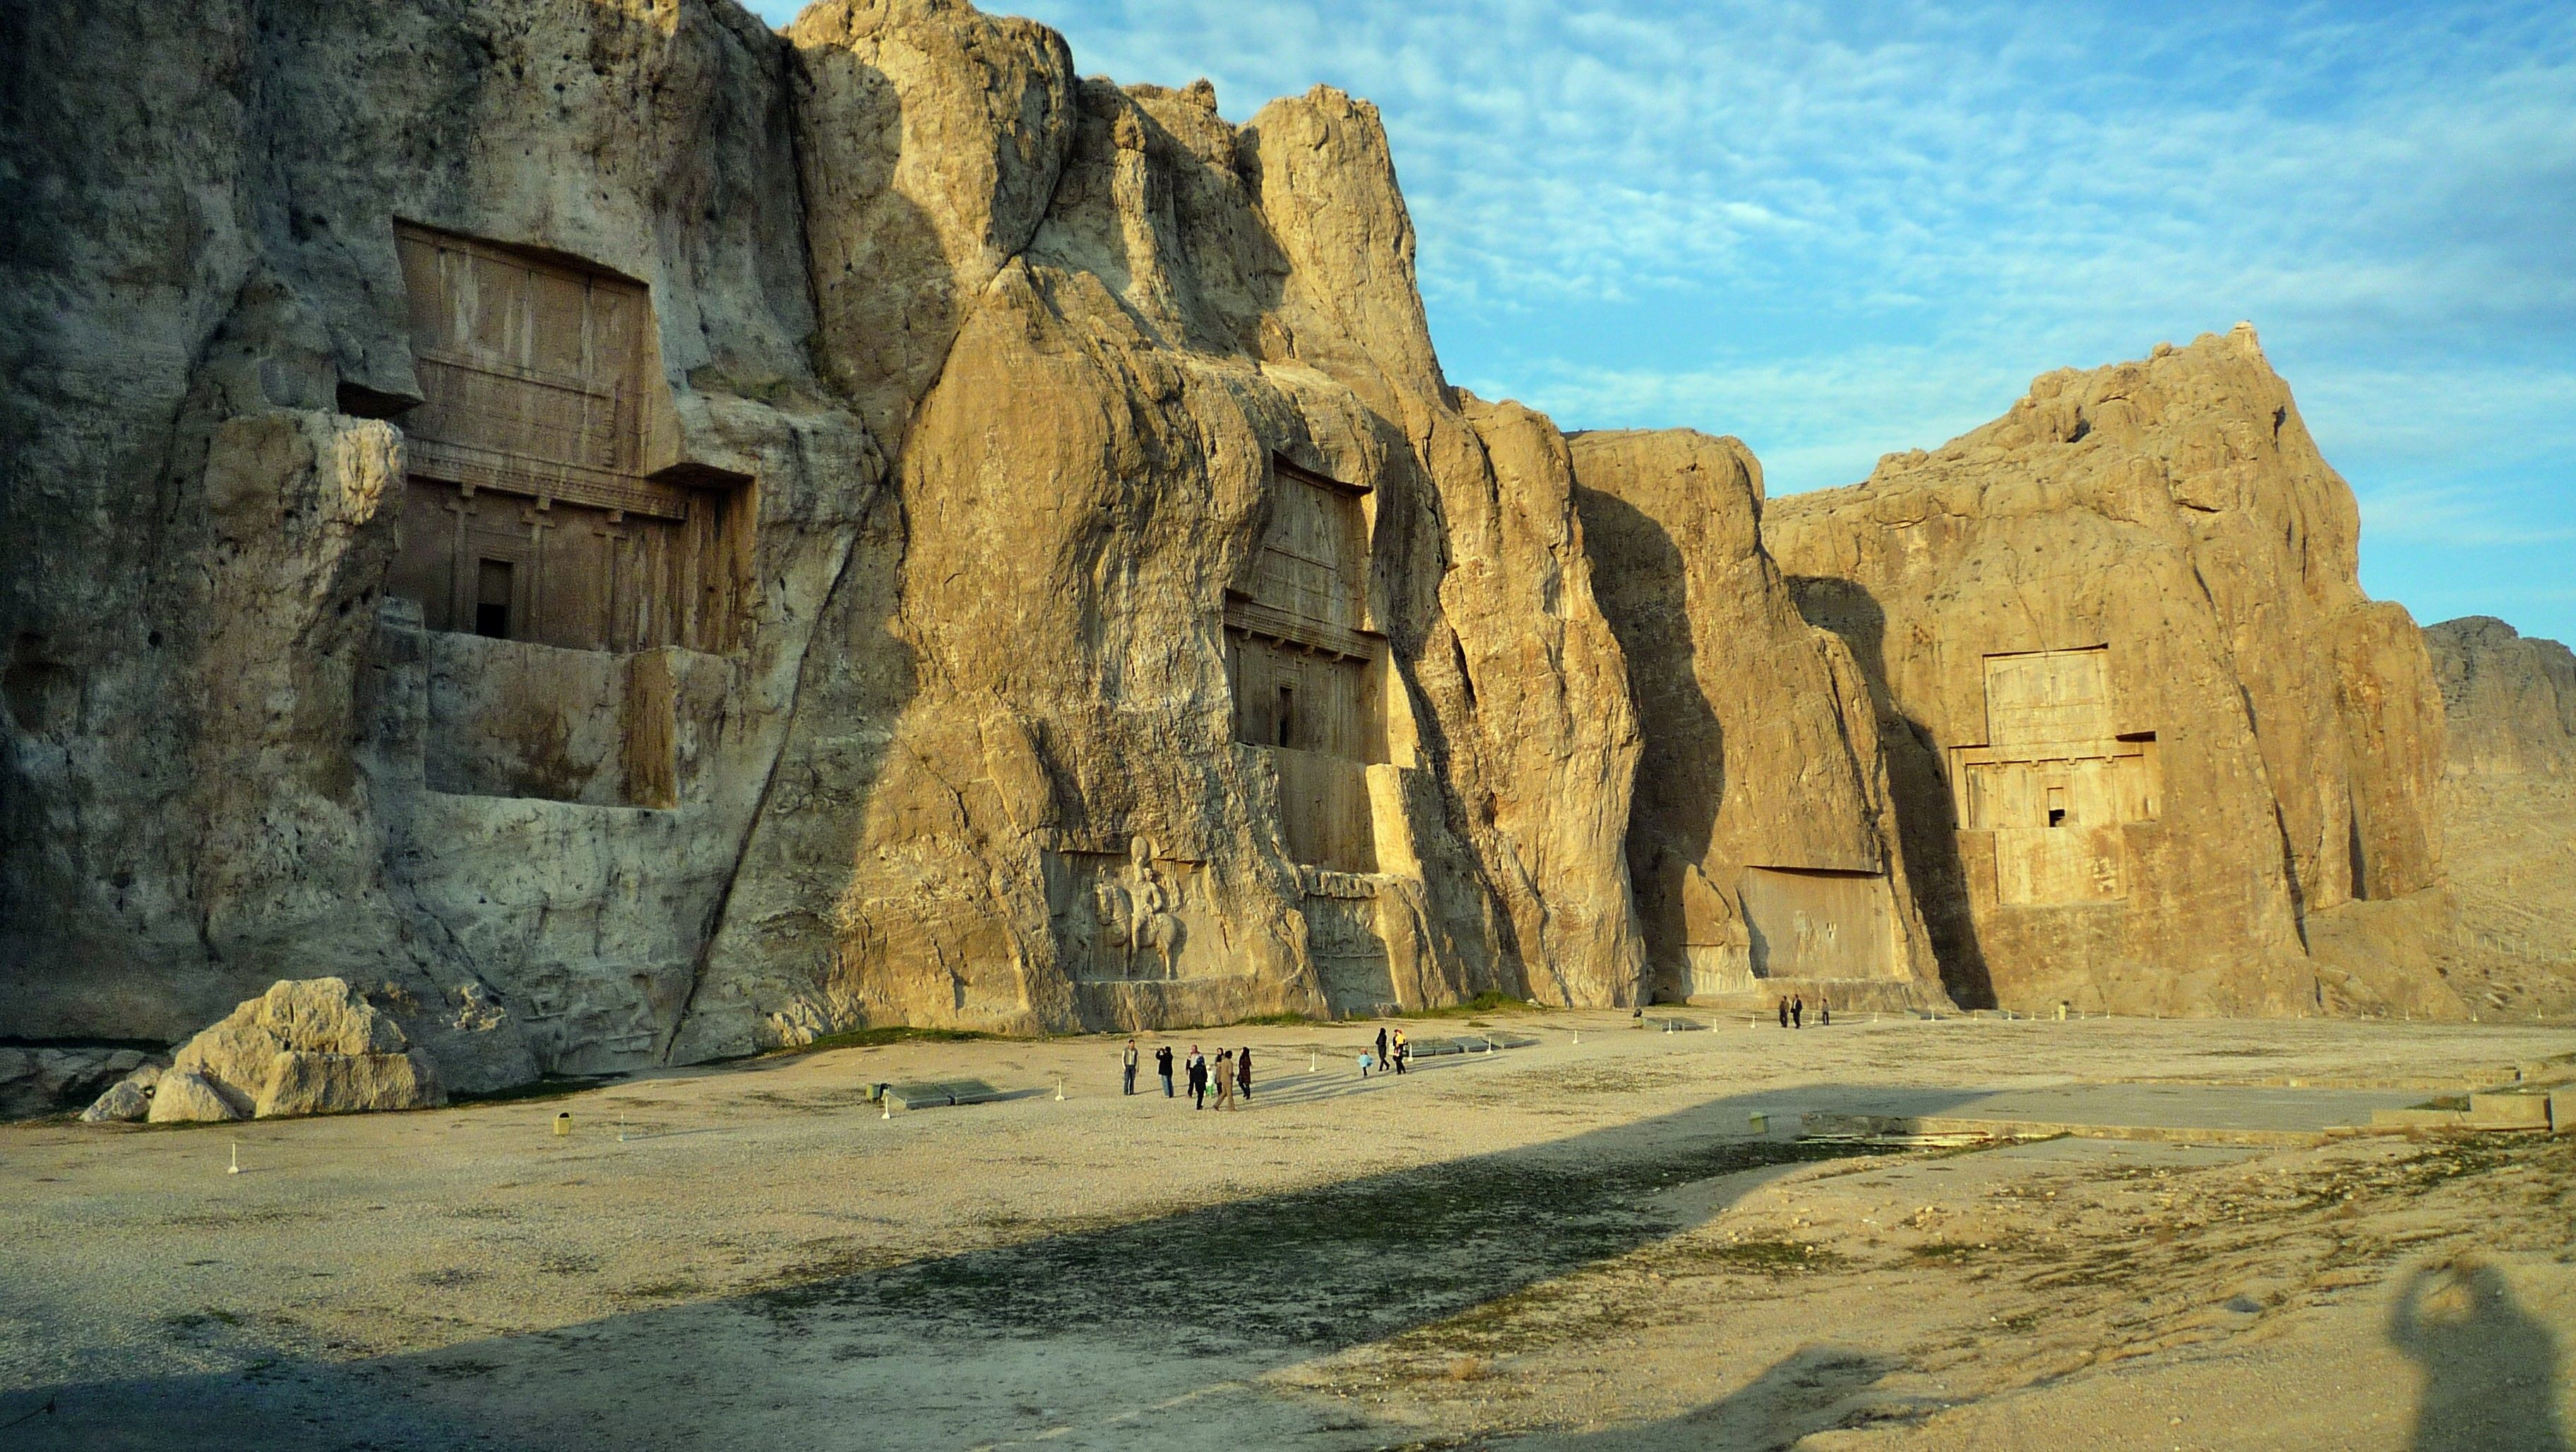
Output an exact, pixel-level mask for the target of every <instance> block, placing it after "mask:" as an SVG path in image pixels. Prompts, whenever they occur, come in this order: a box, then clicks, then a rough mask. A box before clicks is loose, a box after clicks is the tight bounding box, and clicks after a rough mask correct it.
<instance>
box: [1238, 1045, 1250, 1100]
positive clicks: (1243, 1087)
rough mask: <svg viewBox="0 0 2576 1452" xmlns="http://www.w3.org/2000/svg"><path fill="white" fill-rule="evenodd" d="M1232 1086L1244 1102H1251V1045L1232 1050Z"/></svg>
mask: <svg viewBox="0 0 2576 1452" xmlns="http://www.w3.org/2000/svg"><path fill="white" fill-rule="evenodd" d="M1234 1087H1235V1089H1236V1090H1237V1091H1239V1092H1240V1093H1241V1094H1242V1095H1243V1100H1244V1102H1245V1103H1247V1104H1249V1103H1251V1102H1252V1045H1250V1044H1245V1045H1244V1046H1243V1047H1242V1048H1240V1049H1237V1050H1235V1051H1234Z"/></svg>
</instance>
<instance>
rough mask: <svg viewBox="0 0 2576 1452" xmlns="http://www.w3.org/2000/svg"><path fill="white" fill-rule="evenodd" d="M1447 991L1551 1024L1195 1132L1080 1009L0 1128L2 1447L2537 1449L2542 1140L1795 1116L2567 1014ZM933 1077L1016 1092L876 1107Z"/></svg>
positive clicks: (2082, 1098) (2241, 1070)
mask: <svg viewBox="0 0 2576 1452" xmlns="http://www.w3.org/2000/svg"><path fill="white" fill-rule="evenodd" d="M1493 1022H1494V1023H1495V1025H1496V1026H1497V1027H1510V1028H1514V1029H1518V1030H1521V1031H1523V1032H1527V1033H1529V1034H1531V1035H1532V1036H1534V1037H1536V1038H1538V1039H1539V1040H1540V1043H1539V1044H1538V1045H1537V1046H1534V1047H1530V1048H1525V1049H1518V1050H1513V1051H1510V1052H1505V1053H1498V1054H1491V1055H1481V1056H1472V1057H1451V1058H1443V1059H1435V1060H1425V1061H1422V1064H1421V1067H1420V1068H1419V1069H1418V1070H1417V1072H1415V1073H1413V1074H1410V1075H1407V1076H1405V1077H1404V1078H1402V1079H1387V1078H1384V1077H1380V1078H1377V1079H1373V1080H1370V1081H1368V1082H1366V1083H1362V1082H1361V1081H1360V1080H1359V1078H1358V1076H1357V1073H1356V1070H1355V1068H1354V1066H1353V1064H1352V1061H1351V1056H1352V1055H1353V1054H1354V1053H1355V1052H1356V1049H1357V1045H1358V1042H1359V1040H1360V1039H1361V1037H1362V1033H1363V1031H1362V1030H1359V1029H1356V1028H1353V1027H1350V1026H1339V1027H1330V1028H1322V1027H1319V1028H1312V1029H1305V1028H1288V1029H1239V1030H1227V1031H1225V1032H1224V1034H1223V1038H1224V1040H1225V1042H1228V1043H1242V1042H1250V1043H1251V1044H1252V1045H1253V1046H1254V1049H1255V1059H1256V1063H1257V1065H1258V1066H1259V1067H1258V1073H1257V1076H1256V1077H1257V1080H1258V1086H1257V1090H1256V1097H1255V1099H1254V1101H1253V1103H1252V1105H1251V1106H1250V1108H1249V1109H1248V1110H1246V1111H1244V1112H1239V1113H1234V1114H1226V1115H1218V1114H1215V1113H1212V1112H1205V1113H1202V1112H1193V1111H1192V1110H1191V1109H1190V1108H1189V1105H1188V1103H1187V1101H1186V1100H1181V1101H1170V1100H1165V1099H1163V1098H1162V1097H1161V1096H1160V1093H1159V1091H1158V1090H1155V1091H1153V1092H1150V1093H1149V1094H1147V1095H1145V1096H1140V1097H1138V1098H1134V1099H1129V1098H1126V1097H1124V1096H1122V1095H1120V1094H1119V1093H1117V1088H1116V1083H1115V1077H1116V1071H1115V1055H1116V1043H1115V1041H1114V1040H1107V1039H1071V1040H1058V1041H1052V1042H1047V1043H999V1042H981V1043H948V1044H930V1043H906V1044H898V1045H891V1046H884V1047H878V1048H870V1049H853V1050H837V1051H832V1052H826V1053H818V1054H811V1055H804V1056H798V1057H787V1058H775V1059H768V1060H762V1061H756V1062H754V1063H751V1064H748V1065H740V1066H734V1067H731V1068H726V1069H720V1070H706V1071H696V1072H690V1073H682V1074H674V1075H669V1076H665V1077H660V1078H654V1079H648V1080H634V1081H628V1082H624V1083H619V1084H616V1085H613V1086H609V1087H605V1088H597V1089H592V1090H588V1091H585V1092H582V1093H578V1094H572V1095H568V1096H562V1097H556V1098H548V1099H538V1100H525V1101H516V1102H508V1103H491V1104H481V1105H473V1106H466V1107H461V1108H456V1109H450V1110H444V1111H433V1112H424V1113H419V1114H408V1115H397V1116H376V1117H367V1118H350V1119H333V1120H306V1121H289V1122H279V1121H271V1122H265V1123H256V1124H249V1125H240V1126H216V1127H207V1128H174V1129H134V1130H108V1129H95V1128H88V1127H82V1126H77V1125H68V1124H62V1123H49V1124H41V1125H20V1126H10V1127H5V1128H0V1227H5V1228H0V1263H5V1265H6V1267H7V1270H6V1274H5V1276H0V1428H5V1430H0V1445H7V1446H12V1447H15V1446H25V1447H71V1446H81V1447H119V1446H133V1447H142V1446H155V1447H159V1446H172V1445H218V1444H232V1445H243V1446H273V1447H307V1446H310V1447H352V1446H366V1447H388V1448H392V1447H462V1446H508V1447H517V1446H525V1447H592V1446H600V1447H608V1446H617V1447H627V1446H650V1447H660V1446H736V1445H743V1446H749V1445H759V1446H764V1447H807V1446H813V1447H827V1446H828V1447H902V1448H909V1447H928V1448H946V1447H995V1446H1017V1445H1022V1444H1034V1443H1041V1442H1043V1443H1046V1444H1048V1445H1051V1446H1067V1447H1118V1448H1155V1447H1167V1446H1168V1447H1181V1446H1188V1447H1193V1448H1196V1447H1205V1446H1209V1445H1221V1446H1235V1447H1273V1446H1293V1447H1313V1448H1327V1449H1341V1448H1362V1447H1381V1446H1443V1447H1445V1446H1487V1445H1509V1446H1515V1447H1519V1446H1526V1447H1530V1448H1542V1447H1544V1448H1578V1447H1579V1448H1609V1447H1619V1448H1659V1447H1675V1448H1680V1447H1691V1448H1700V1447H1738V1446H1741V1447H1783V1446H1791V1445H1795V1446H1799V1447H1804V1448H1815V1449H1822V1448H1868V1449H1878V1448H1882V1447H1886V1448H1895V1447H1965V1446H1974V1447H1980V1448H1984V1447H1998V1448H2021V1447H2027V1448H2034V1449H2037V1448H2048V1449H2060V1448H2066V1447H2079V1446H2105V1447H2137V1448H2157V1449H2165V1448H2174V1447H2360V1448H2378V1447H2386V1448H2400V1447H2419V1448H2431V1447H2440V1448H2450V1447H2458V1448H2468V1447H2479V1448H2486V1447H2505V1448H2550V1449H2562V1452H2563V1449H2565V1448H2566V1447H2567V1445H2568V1443H2567V1438H2568V1433H2569V1429H2571V1428H2576V1393H2571V1389H2576V1136H2560V1137H2556V1138H2550V1137H2544V1136H2535V1135H2522V1136H2482V1137H2476V1138H2469V1137H2449V1136H2440V1135H2422V1134H2419V1135H2416V1136H2413V1137H2406V1136H2393V1135H2381V1136H2346V1137H2336V1138H2332V1139H2329V1140H2327V1141H2325V1142H2324V1143H2321V1144H2305V1143H2272V1144H2205V1143H2204V1144H2192V1143H2159V1142H2145V1141H2137V1140H2120V1139H2092V1138H2081V1139H2055V1140H2049V1141H2045V1142H2040V1143H2031V1144H2022V1145H2018V1146H2014V1147H2010V1148H1995V1149H1982V1150H1962V1149H1956V1148H1947V1149H1945V1148H1919V1149H1911V1150H1904V1151H1890V1150H1887V1149H1884V1148H1873V1147H1869V1146H1859V1145H1836V1144H1820V1143H1816V1142H1813V1141H1808V1142H1799V1141H1797V1140H1795V1139H1794V1138H1792V1125H1793V1123H1794V1116H1795V1115H1797V1114H1798V1113H1801V1112H1810V1111H1818V1110H1836V1109H1838V1110H1875V1111H1896V1110H1902V1111H1905V1112H1915V1113H1923V1112H1941V1113H1949V1114H1970V1115H1974V1114H1989V1115H1991V1114H1995V1113H2005V1112H2009V1113H2012V1114H2016V1115H2035V1114H2043V1113H2053V1114H2056V1115H2058V1116H2059V1117H2061V1118H2063V1117H2074V1118H2089V1119H2092V1120H2098V1121H2104V1122H2133V1123H2139V1124H2147V1123H2155V1122H2168V1121H2182V1122H2188V1123H2193V1124H2198V1125H2201V1126H2203V1129H2204V1131H2205V1132H2195V1133H2196V1134H2197V1137H2199V1138H2202V1139H2220V1138H2226V1137H2228V1136H2227V1134H2226V1133H2224V1132H2223V1131H2226V1130H2227V1129H2228V1128H2229V1127H2230V1126H2232V1127H2233V1129H2234V1130H2235V1131H2236V1137H2238V1138H2262V1137H2264V1136H2265V1135H2267V1134H2268V1135H2271V1136H2272V1137H2274V1138H2276V1139H2284V1140H2293V1141H2295V1140H2297V1139H2299V1138H2300V1137H2301V1136H2300V1135H2299V1134H2298V1133H2297V1132H2298V1131H2302V1130H2305V1129H2308V1128H2312V1127H2314V1126H2315V1125H2317V1124H2321V1123H2326V1122H2333V1121H2337V1120H2344V1121H2349V1120H2352V1119H2355V1118H2361V1119H2366V1118H2367V1111H2368V1108H2369V1107H2371V1106H2372V1105H2375V1104H2396V1103H2405V1102H2412V1101H2414V1100H2416V1099H2418V1098H2421V1097H2422V1096H2423V1095H2424V1094H2425V1093H2428V1092H2432V1091H2438V1090H2456V1089H2459V1088H2462V1087H2465V1086H2467V1085H2470V1084H2489V1083H2495V1082H2499V1081H2503V1080H2507V1079H2510V1078H2512V1077H2513V1075H2514V1074H2515V1073H2516V1072H2517V1071H2518V1066H2532V1067H2531V1070H2530V1071H2531V1072H2532V1073H2534V1074H2535V1075H2539V1074H2543V1073H2555V1072H2565V1071H2566V1068H2567V1065H2566V1063H2565V1058H2566V1056H2568V1055H2570V1054H2571V1053H2576V1030H2569V1029H2566V1028H2543V1027H2512V1028H2507V1027H2498V1026H2467V1025H2462V1026H2432V1025H2423V1024H2412V1025H2408V1024H2380V1025H2369V1024H2349V1023H2308V1022H2296V1023H2205V1022H2195V1023H2182V1022H2144V1021H2137V1020H2108V1021H2093V1022H2083V1023H2065V1024H2060V1023H2005V1022H1997V1021H1991V1020H1978V1021H1967V1022H1959V1021H1948V1022H1942V1023H1938V1024H1932V1023H1922V1022H1917V1021H1910V1020H1909V1021H1904V1022H1886V1023H1879V1024H1844V1025H1840V1026H1837V1027H1835V1028H1832V1029H1829V1030H1822V1029H1809V1030H1806V1031H1804V1032H1798V1033H1782V1032H1780V1031H1778V1030H1776V1029H1772V1028H1768V1027H1762V1028H1755V1027H1750V1026H1747V1025H1744V1024H1741V1023H1729V1024H1724V1025H1721V1026H1719V1027H1717V1028H1715V1029H1714V1030H1711V1031H1705V1032H1692V1033H1658V1032H1641V1031H1638V1030H1636V1029H1634V1028H1631V1027H1630V1026H1629V1024H1628V1022H1627V1021H1626V1020H1624V1019H1620V1018H1614V1017H1612V1016H1608V1015H1582V1014H1565V1013H1551V1014H1544V1015H1540V1014H1532V1015H1527V1016H1513V1017H1508V1018H1505V1017H1499V1016H1498V1017H1497V1018H1496V1019H1494V1020H1493ZM1416 1031H1417V1033H1418V1034H1419V1033H1426V1032H1438V1031H1439V1029H1438V1028H1437V1027H1435V1026H1429V1025H1421V1026H1417V1029H1416ZM1578 1031H1579V1033H1580V1042H1579V1043H1578V1042H1576V1035H1577V1032H1578ZM1197 1037H1198V1040H1199V1041H1200V1042H1203V1043H1205V1044H1206V1045H1207V1047H1208V1048H1209V1050H1210V1052H1211V1053H1213V1051H1214V1049H1215V1047H1216V1045H1217V1041H1218V1037H1219V1036H1218V1035H1217V1034H1215V1033H1209V1034H1203V1035H1199V1036H1197ZM1177 1041H1178V1042H1179V1043H1181V1044H1183V1045H1186V1044H1187V1043H1188V1042H1190V1041H1191V1036H1188V1035H1182V1036H1179V1037H1178V1040H1177ZM1147 1042H1148V1045H1149V1047H1150V1045H1151V1043H1152V1042H1153V1040H1150V1039H1149V1040H1148V1041H1147ZM1310 1046H1311V1047H1312V1048H1313V1050H1314V1059H1313V1062H1314V1064H1315V1066H1316V1068H1315V1071H1314V1072H1312V1073H1308V1072H1305V1070H1306V1067H1307V1064H1308V1062H1309V1059H1308V1048H1309V1047H1310ZM2551 1059H2557V1060H2559V1061H2560V1062H2559V1063H2558V1064H2557V1065H2556V1066H2555V1068H2554V1069H2543V1068H2542V1067H2540V1066H2541V1065H2542V1064H2543V1061H2547V1060H2551ZM1059 1074H1061V1075H1063V1076H1064V1079H1065V1086H1066V1087H1065V1092H1066V1095H1067V1097H1066V1098H1065V1099H1064V1100H1062V1101H1060V1102H1059V1101H1058V1100H1057V1099H1056V1098H1055V1096H1054V1085H1055V1083H1056V1076H1057V1075H1059ZM965 1075H975V1076H980V1077H983V1078H985V1079H987V1080H990V1081H991V1082H992V1083H994V1084H996V1085H998V1086H1001V1087H1003V1088H1005V1089H1012V1090H1019V1091H1025V1092H1023V1093H1022V1094H1021V1095H1020V1097H1016V1098H1013V1099H1009V1100H1007V1101H1005V1102H1001V1103H994V1104H984V1105H976V1106H968V1107H958V1108H946V1109H937V1110H922V1111H915V1112H911V1113H903V1112H897V1113H895V1114H894V1115H893V1116H892V1117H891V1118H887V1117H881V1111H880V1110H879V1109H877V1108H875V1107H873V1106H870V1105H868V1104H867V1103H866V1102H865V1099H864V1087H863V1086H864V1085H865V1084H867V1083H869V1082H871V1081H879V1080H905V1079H914V1078H933V1077H959V1076H965ZM1146 1082H1147V1084H1148V1085H1149V1086H1150V1085H1151V1084H1152V1081H1151V1078H1150V1075H1149V1076H1148V1077H1147V1080H1146ZM559 1111H569V1112H570V1113H571V1115H572V1116H573V1120H572V1123H573V1130H574V1132H573V1133H572V1134H571V1135H569V1136H565V1137H558V1136H556V1135H555V1134H554V1133H553V1132H552V1121H553V1119H554V1117H555V1115H556V1114H557V1113H558V1112H559ZM1756 1111H1760V1112H1766V1113H1768V1114H1769V1115H1770V1116H1771V1119H1770V1121H1769V1123H1770V1132H1769V1133H1768V1134H1767V1135H1764V1136H1759V1137H1757V1136H1755V1135H1754V1134H1752V1133H1751V1123H1750V1119H1749V1116H1750V1114H1752V1113H1753V1112H1756ZM2124 1116H2125V1118H2124ZM621 1122H622V1125H621ZM2186 1137H2187V1138H2188V1137H2190V1136H2186ZM236 1146H238V1153H239V1157H240V1164H241V1166H242V1172H241V1173H239V1174H231V1173H228V1172H227V1166H228V1164H229V1163H230V1162H231V1156H232V1154H233V1153H234V1150H235V1147H236ZM48 1401H50V1402H51V1403H52V1405H53V1407H54V1410H53V1411H52V1412H50V1413H47V1412H42V1411H40V1410H38V1409H39V1408H41V1407H42V1406H43V1405H44V1404H46V1403H47V1402H48ZM21 1417H24V1418H26V1420H25V1421H23V1422H19V1423H18V1424H17V1425H14V1426H9V1425H7V1424H9V1423H11V1422H12V1421H13V1420H15V1419H18V1418H21Z"/></svg>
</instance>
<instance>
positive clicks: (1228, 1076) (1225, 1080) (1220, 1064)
mask: <svg viewBox="0 0 2576 1452" xmlns="http://www.w3.org/2000/svg"><path fill="white" fill-rule="evenodd" d="M1216 1107H1217V1108H1218V1109H1220V1110H1224V1109H1232V1108H1233V1107H1234V1050H1232V1049H1219V1050H1217V1051H1216Z"/></svg>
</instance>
